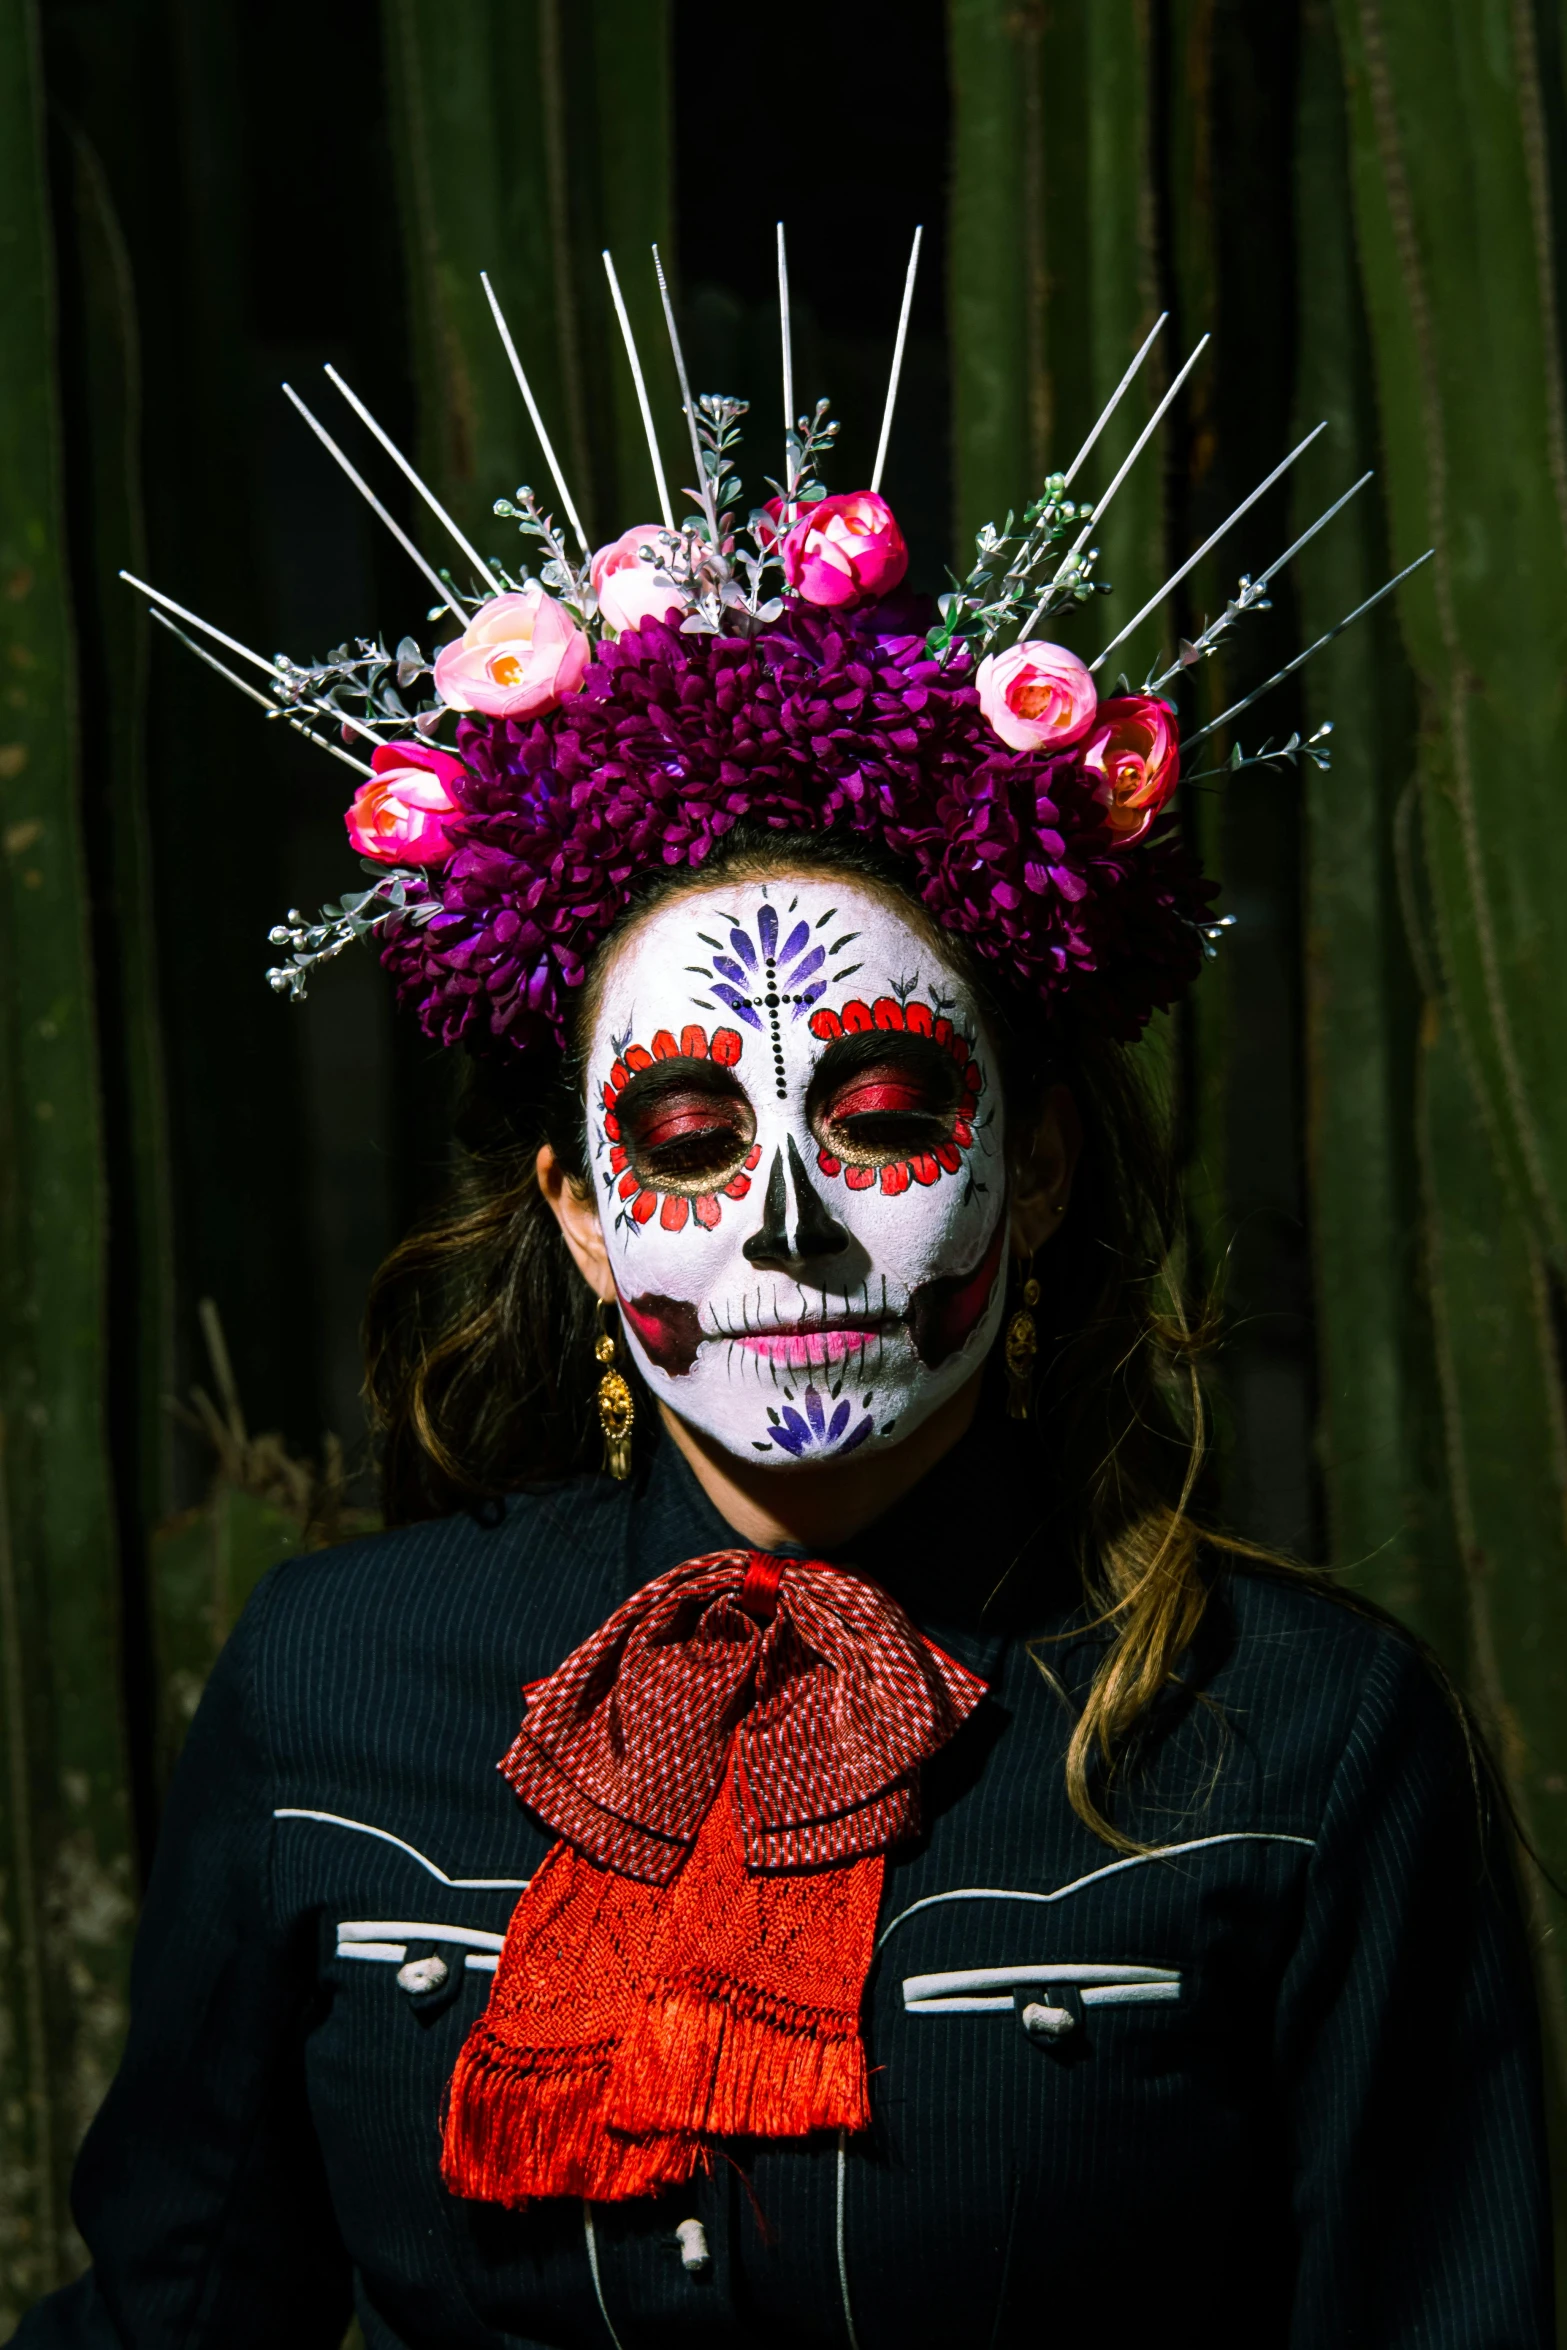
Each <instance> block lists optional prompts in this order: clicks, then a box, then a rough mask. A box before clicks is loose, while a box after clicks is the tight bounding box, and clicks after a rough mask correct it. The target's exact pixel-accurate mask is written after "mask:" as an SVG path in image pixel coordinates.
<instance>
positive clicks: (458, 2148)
mask: <svg viewBox="0 0 1567 2350" xmlns="http://www.w3.org/2000/svg"><path fill="white" fill-rule="evenodd" d="M476 2042H477V2035H475V2036H474V2037H472V2038H470V2040H469V2041H468V2044H467V2046H466V2047H465V2048H464V2049H463V2052H462V2054H461V2056H460V2057H459V2058H458V2061H457V2069H456V2071H455V2072H454V2073H453V2075H452V2082H451V2094H450V2096H449V2099H448V2101H447V2111H446V2127H445V2132H444V2138H443V2144H442V2149H441V2178H442V2181H443V2183H444V2184H445V2185H446V2186H447V2187H448V2188H449V2189H450V2190H451V2192H452V2193H453V2194H454V2195H466V2196H469V2197H471V2198H472V2199H473V2200H475V2201H477V2202H481V2203H501V2204H506V2205H508V2206H510V2207H511V2208H512V2209H514V2210H516V2209H520V2208H521V2207H522V2206H523V2205H524V2204H526V2203H530V2202H532V2201H534V2200H535V2199H536V2198H537V2197H540V2196H546V2195H572V2196H579V2197H586V2198H587V2199H588V2200H589V2201H590V2202H594V2203H613V2202H619V2201H621V2200H622V2199H624V2198H626V2197H629V2196H633V2195H651V2194H653V2193H654V2192H656V2190H657V2189H658V2188H660V2187H666V2186H675V2185H678V2184H680V2183H681V2182H683V2181H684V2180H686V2179H689V2178H690V2177H691V2176H692V2174H693V2172H694V2171H695V2170H696V2169H697V2167H698V2165H699V2163H701V2162H702V2161H703V2159H704V2149H703V2146H702V2143H701V2140H700V2139H699V2138H697V2137H694V2136H676V2135H667V2134H662V2133H658V2132H650V2133H638V2134H636V2135H631V2136H628V2135H625V2134H623V2133H621V2132H620V2131H618V2130H614V2129H610V2128H607V2127H606V2126H605V2114H604V2101H605V2091H606V2088H607V2085H608V2081H609V2072H610V2066H609V2055H608V2052H607V2051H605V2052H603V2053H599V2052H589V2051H585V2050H579V2049H572V2050H568V2051H562V2052H557V2051H551V2052H550V2054H549V2055H548V2056H547V2057H545V2056H541V2055H540V2053H539V2052H538V2051H536V2050H521V2051H519V2050H512V2049H507V2048H504V2047H501V2046H499V2045H497V2044H496V2043H495V2042H494V2041H493V2040H492V2041H490V2042H489V2043H488V2045H484V2044H476Z"/></svg>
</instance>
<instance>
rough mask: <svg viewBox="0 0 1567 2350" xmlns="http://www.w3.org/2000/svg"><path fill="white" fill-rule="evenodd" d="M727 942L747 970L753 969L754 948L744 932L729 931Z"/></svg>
mask: <svg viewBox="0 0 1567 2350" xmlns="http://www.w3.org/2000/svg"><path fill="white" fill-rule="evenodd" d="M729 944H730V945H731V946H732V947H733V948H734V951H735V953H736V954H737V955H738V956H739V958H740V960H741V962H742V963H743V964H744V965H745V967H746V969H747V970H748V971H754V970H755V969H756V949H755V947H754V946H752V944H751V942H750V940H749V939H748V938H747V937H746V935H745V932H744V931H743V930H731V932H730V933H729Z"/></svg>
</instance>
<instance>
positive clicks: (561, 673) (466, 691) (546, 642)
mask: <svg viewBox="0 0 1567 2350" xmlns="http://www.w3.org/2000/svg"><path fill="white" fill-rule="evenodd" d="M589 649H590V648H589V645H588V640H587V638H586V636H585V635H584V634H583V632H582V630H581V629H580V628H579V627H578V625H577V623H576V622H575V620H573V619H572V617H571V614H570V613H569V612H568V611H567V610H566V607H565V606H564V604H557V603H556V601H555V599H554V597H553V596H547V595H546V594H545V593H544V590H543V589H542V588H541V587H538V586H536V585H535V586H533V587H529V588H524V589H523V591H522V593H521V594H520V595H507V596H491V598H490V600H489V602H488V603H487V604H481V605H480V606H479V609H478V611H477V612H476V613H475V614H474V616H473V618H472V619H471V620H470V621H469V623H468V625H467V627H466V628H465V629H464V631H463V633H462V635H461V636H460V637H459V638H458V639H457V641H456V643H455V644H451V645H443V646H442V647H441V650H440V651H439V652H438V653H437V654H436V656H435V690H436V692H437V693H438V694H439V695H440V697H441V699H442V701H443V702H445V703H446V704H447V706H448V707H449V708H450V709H453V710H481V711H482V712H483V713H484V715H485V717H486V718H537V717H538V716H539V715H540V713H541V712H542V711H545V710H553V709H554V708H555V706H556V705H557V703H559V702H563V701H564V700H565V699H566V696H567V695H568V694H574V693H575V692H576V691H577V688H578V687H579V686H580V685H581V683H582V672H583V671H584V669H586V667H587V665H588V653H589Z"/></svg>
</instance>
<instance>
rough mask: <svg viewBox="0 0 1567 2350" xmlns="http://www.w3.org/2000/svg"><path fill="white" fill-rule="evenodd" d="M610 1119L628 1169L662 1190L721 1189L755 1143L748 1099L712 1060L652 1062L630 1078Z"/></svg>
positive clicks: (754, 1131)
mask: <svg viewBox="0 0 1567 2350" xmlns="http://www.w3.org/2000/svg"><path fill="white" fill-rule="evenodd" d="M615 1115H616V1119H617V1122H618V1124H619V1128H620V1145H621V1148H622V1149H623V1150H624V1152H625V1156H626V1159H627V1162H628V1164H629V1166H630V1168H631V1169H632V1170H633V1171H634V1172H635V1173H636V1175H637V1176H638V1177H639V1178H640V1179H641V1181H642V1182H643V1183H645V1184H647V1185H648V1186H650V1187H652V1188H653V1189H655V1190H658V1191H663V1192H670V1191H674V1192H685V1193H693V1192H707V1191H716V1190H720V1189H721V1188H722V1187H723V1186H724V1185H725V1184H726V1183H728V1182H730V1181H731V1180H732V1179H733V1177H734V1176H735V1175H736V1174H737V1173H738V1172H739V1171H740V1169H742V1168H743V1167H744V1166H745V1164H746V1159H747V1155H748V1153H749V1152H750V1149H751V1146H752V1144H753V1143H754V1141H755V1139H756V1116H755V1113H754V1111H753V1110H752V1108H751V1104H750V1102H749V1101H748V1100H747V1099H746V1096H745V1094H744V1092H743V1090H742V1089H741V1087H740V1085H739V1083H738V1082H737V1080H736V1079H734V1078H733V1077H731V1076H730V1075H729V1073H728V1071H727V1070H724V1069H722V1068H720V1067H718V1066H716V1065H715V1064H714V1063H712V1062H711V1061H705V1062H704V1061H694V1060H693V1061H684V1060H664V1061H658V1062H655V1063H654V1064H653V1065H652V1066H651V1067H650V1068H648V1069H646V1070H644V1071H639V1072H638V1073H637V1074H636V1076H634V1077H633V1078H632V1079H631V1081H630V1083H629V1084H628V1085H627V1086H626V1087H625V1089H624V1091H623V1092H622V1093H621V1094H620V1096H619V1098H618V1100H617V1102H616V1106H615Z"/></svg>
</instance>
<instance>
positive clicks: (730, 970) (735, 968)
mask: <svg viewBox="0 0 1567 2350" xmlns="http://www.w3.org/2000/svg"><path fill="white" fill-rule="evenodd" d="M713 969H714V970H715V971H716V972H717V973H718V974H719V976H720V978H723V979H732V980H733V981H734V984H735V986H736V987H748V986H749V985H750V974H749V973H748V972H745V971H742V970H741V968H740V966H739V964H738V963H736V962H734V961H732V960H731V958H730V957H729V956H728V955H715V956H714V957H713Z"/></svg>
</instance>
